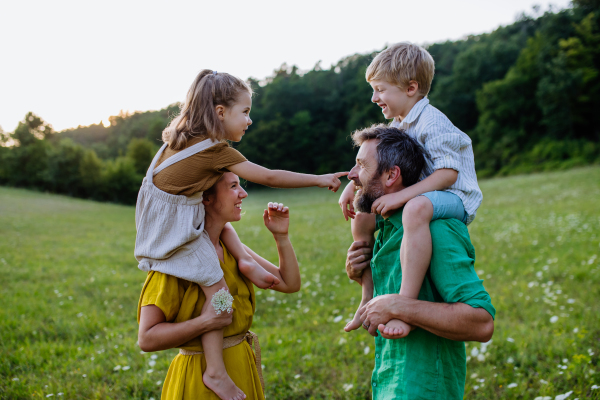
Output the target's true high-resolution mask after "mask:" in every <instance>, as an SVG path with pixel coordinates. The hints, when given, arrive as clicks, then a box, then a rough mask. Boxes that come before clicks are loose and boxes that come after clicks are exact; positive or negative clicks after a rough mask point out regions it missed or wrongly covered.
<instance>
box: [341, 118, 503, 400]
mask: <svg viewBox="0 0 600 400" xmlns="http://www.w3.org/2000/svg"><path fill="white" fill-rule="evenodd" d="M352 137H353V139H354V142H355V144H356V145H359V146H360V149H359V152H358V154H357V156H356V166H355V167H354V168H352V171H351V172H350V174H349V175H348V178H349V179H352V180H353V181H354V184H355V185H356V186H357V187H358V188H359V189H360V190H359V192H358V194H357V197H356V200H355V206H356V208H357V209H358V210H359V211H361V212H370V211H371V206H372V204H373V202H374V201H375V200H376V199H377V198H379V197H381V196H383V195H385V194H390V193H396V192H399V191H401V190H404V189H405V188H406V186H409V185H405V182H404V181H409V180H408V179H407V177H408V176H414V174H415V173H417V174H418V173H419V172H420V171H421V168H422V167H423V162H422V160H423V157H424V151H423V149H422V148H421V147H420V146H419V144H418V143H417V142H416V141H415V140H414V139H412V138H411V137H409V136H408V135H407V134H406V133H405V132H404V131H402V130H399V129H396V128H390V127H388V126H386V125H383V124H381V125H375V126H372V127H370V128H366V129H363V130H361V131H357V132H355V133H354V134H353V136H352ZM399 144H400V145H399ZM419 160H421V161H419ZM378 229H379V235H378V237H377V240H376V242H375V246H374V249H373V258H372V260H371V261H370V266H371V270H372V276H373V284H374V294H375V297H374V298H373V300H371V301H370V302H369V303H367V304H366V305H364V306H363V307H362V308H361V309H360V310H359V313H360V320H361V322H362V324H363V327H364V328H365V329H368V331H369V333H370V334H371V335H373V336H376V338H375V368H374V370H373V376H372V387H373V398H374V399H377V400H379V399H386V400H387V399H462V398H463V394H464V385H465V378H466V354H465V344H464V341H467V340H474V341H480V342H487V341H489V340H490V338H491V337H492V334H493V331H494V320H493V318H494V316H495V312H496V311H495V309H494V307H493V306H492V304H491V300H490V296H489V295H488V293H487V292H486V291H485V289H484V287H483V285H482V281H481V280H480V279H479V278H478V277H477V274H476V273H475V270H474V268H473V266H474V263H475V251H474V249H473V245H472V244H471V241H470V238H469V233H468V230H467V227H466V225H465V224H464V223H462V222H461V221H459V220H457V219H440V220H436V221H433V222H432V223H431V225H430V229H431V238H432V243H433V253H432V257H431V264H430V267H429V270H428V272H427V275H426V276H425V280H424V281H423V285H422V287H421V290H420V292H419V297H418V299H417V300H415V299H410V298H407V297H404V296H401V295H399V294H398V293H399V291H400V283H401V281H402V269H401V266H400V245H401V243H402V236H403V232H404V231H403V228H402V209H400V210H398V211H397V212H396V213H394V214H393V215H391V216H390V217H389V218H387V219H384V220H381V221H379V222H378ZM370 253H371V250H370V247H369V244H368V242H354V243H353V244H352V246H351V247H350V249H349V250H348V257H347V260H346V271H347V273H348V276H349V277H350V278H351V279H354V280H357V281H360V279H361V274H362V270H363V269H364V268H365V267H367V266H369V261H368V259H369V255H370ZM391 319H399V320H401V321H404V322H406V323H407V324H409V325H412V326H413V327H415V330H414V331H412V332H411V333H410V335H408V336H407V337H405V338H402V339H395V340H392V339H389V337H390V336H388V335H386V334H385V333H382V332H384V329H385V326H384V325H385V324H386V323H387V322H388V321H390V320H391ZM377 330H379V331H380V334H379V335H378V334H377ZM386 336H387V337H388V338H386Z"/></svg>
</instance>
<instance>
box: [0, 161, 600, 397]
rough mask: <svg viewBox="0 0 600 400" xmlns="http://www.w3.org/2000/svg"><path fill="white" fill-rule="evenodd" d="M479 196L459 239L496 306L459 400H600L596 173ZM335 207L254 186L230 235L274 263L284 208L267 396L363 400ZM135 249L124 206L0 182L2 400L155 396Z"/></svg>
mask: <svg viewBox="0 0 600 400" xmlns="http://www.w3.org/2000/svg"><path fill="white" fill-rule="evenodd" d="M481 187H482V189H483V192H484V197H485V199H484V203H483V205H482V207H481V209H480V211H479V214H478V217H477V219H476V220H475V222H474V223H473V224H472V225H471V226H470V227H469V230H470V233H471V237H472V240H473V242H474V245H475V249H476V251H477V263H476V270H477V271H478V274H479V276H480V277H481V278H482V279H485V286H486V288H487V290H488V291H489V292H490V294H491V296H492V301H493V303H494V305H495V307H496V309H497V311H498V312H497V316H496V330H495V333H494V337H493V339H492V341H491V342H490V343H488V344H480V343H468V344H467V354H468V355H469V362H468V371H467V383H466V387H465V394H466V396H465V397H466V398H469V399H513V398H514V399H535V398H536V397H537V398H548V399H555V397H556V396H558V395H561V394H565V393H569V392H571V391H572V392H573V393H571V394H570V396H569V397H568V398H569V399H574V398H580V399H582V398H596V399H600V389H596V388H597V387H598V386H596V385H600V370H599V366H598V362H599V355H600V271H599V264H600V259H599V257H598V254H600V168H599V167H590V168H584V169H576V170H571V171H566V172H556V173H547V174H540V175H530V176H518V177H511V178H502V179H493V180H486V181H482V182H481ZM337 198H338V195H337V194H332V193H330V192H327V191H326V190H322V189H321V190H318V189H315V190H313V189H308V190H286V191H284V190H261V191H256V192H254V193H251V194H250V196H249V198H248V199H247V200H245V201H244V210H245V216H244V217H243V219H242V221H241V222H239V223H237V224H235V225H234V226H235V227H236V229H237V230H238V233H239V235H240V237H241V238H242V240H243V241H244V242H245V243H246V244H248V245H249V246H250V247H252V248H253V249H254V250H256V251H257V252H258V253H260V254H262V255H264V256H266V257H267V258H269V259H271V260H272V261H276V255H277V253H276V250H275V246H274V242H273V240H272V238H271V237H270V234H269V233H268V231H267V230H266V228H264V226H263V224H262V219H261V212H262V210H263V208H264V206H265V204H266V203H267V202H268V201H279V202H283V203H285V204H287V205H289V206H290V208H291V213H292V214H291V218H292V222H291V224H292V225H291V232H292V233H291V236H292V243H293V244H294V246H295V248H296V252H297V254H298V258H299V260H300V263H301V266H300V268H301V271H302V276H303V285H302V290H301V291H300V292H299V293H296V294H291V295H284V294H280V293H275V292H272V291H262V290H257V292H258V293H257V299H258V305H257V312H256V316H255V321H254V324H253V330H254V331H255V332H257V333H258V334H259V337H260V341H261V346H262V354H263V364H264V374H265V381H266V385H267V398H268V399H368V398H370V395H371V394H370V385H369V382H370V374H371V370H372V368H373V350H374V344H373V343H374V342H373V339H372V338H371V337H370V336H369V335H368V334H367V333H366V332H365V331H363V330H361V331H356V332H353V333H349V334H348V333H345V332H343V330H342V328H343V326H344V324H345V321H346V320H347V319H348V318H349V317H350V316H351V315H352V314H353V312H354V311H355V307H356V305H357V304H358V301H359V299H360V288H359V286H358V285H357V284H351V283H350V282H349V280H348V278H347V277H346V275H345V272H344V260H345V252H346V249H347V248H348V246H349V244H350V242H351V236H350V232H349V223H347V222H345V221H344V219H343V217H342V215H341V211H340V210H339V207H338V206H337ZM134 239H135V226H134V208H133V207H124V206H118V205H111V204H101V203H95V202H91V201H83V200H77V199H72V198H67V197H62V196H56V195H50V194H43V193H36V192H32V191H26V190H17V189H8V188H0V276H1V278H2V284H1V285H0V304H1V305H0V321H1V323H0V398H2V399H29V398H47V397H50V398H65V399H109V398H110V399H129V398H132V399H149V398H154V399H159V398H160V391H161V385H162V381H163V379H164V377H165V375H166V371H167V369H168V366H169V363H170V361H171V359H172V358H173V356H174V355H175V354H176V351H175V350H170V351H165V352H159V353H154V354H149V353H143V352H141V351H140V349H139V348H138V347H137V345H136V341H137V323H136V307H137V301H138V296H139V291H140V289H141V286H142V283H143V281H144V278H145V274H144V273H143V272H140V271H139V270H138V269H137V266H136V262H135V259H134V258H133V245H134ZM542 396H548V397H542ZM559 398H560V397H559Z"/></svg>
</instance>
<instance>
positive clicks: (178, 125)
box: [162, 69, 252, 150]
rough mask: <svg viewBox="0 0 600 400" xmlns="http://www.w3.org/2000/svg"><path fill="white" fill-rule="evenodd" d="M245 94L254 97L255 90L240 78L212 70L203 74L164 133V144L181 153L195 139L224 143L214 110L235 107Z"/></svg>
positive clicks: (193, 85) (199, 76)
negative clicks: (197, 137) (218, 107)
mask: <svg viewBox="0 0 600 400" xmlns="http://www.w3.org/2000/svg"><path fill="white" fill-rule="evenodd" d="M244 92H246V93H249V94H250V95H252V88H251V87H250V86H249V85H248V84H247V83H246V82H244V81H243V80H241V79H240V78H237V77H235V76H233V75H229V74H227V73H224V72H217V71H212V70H210V69H204V70H202V71H200V73H199V74H198V76H196V79H194V82H193V83H192V86H190V90H188V93H187V96H186V98H185V103H183V104H182V105H181V112H180V113H179V115H178V116H177V117H175V118H174V119H173V121H171V123H170V124H169V126H167V127H166V128H165V130H164V131H163V133H162V139H163V142H165V143H168V144H169V147H170V148H171V149H173V150H181V149H184V148H185V147H186V145H187V141H188V140H189V139H190V138H192V137H195V136H200V135H202V136H206V137H207V138H209V139H212V140H217V141H221V140H223V139H225V130H224V129H223V124H222V122H221V120H219V117H218V115H217V112H216V110H215V107H216V106H218V105H222V106H225V107H231V106H233V105H234V104H235V102H236V100H237V98H238V96H239V95H240V93H244Z"/></svg>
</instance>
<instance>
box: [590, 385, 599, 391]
mask: <svg viewBox="0 0 600 400" xmlns="http://www.w3.org/2000/svg"><path fill="white" fill-rule="evenodd" d="M591 389H592V390H596V389H600V386H598V385H592V388H591Z"/></svg>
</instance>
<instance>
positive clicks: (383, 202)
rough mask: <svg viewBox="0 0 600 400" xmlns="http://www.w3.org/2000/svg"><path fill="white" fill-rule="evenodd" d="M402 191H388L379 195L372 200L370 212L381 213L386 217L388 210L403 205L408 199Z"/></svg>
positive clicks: (390, 210)
mask: <svg viewBox="0 0 600 400" xmlns="http://www.w3.org/2000/svg"><path fill="white" fill-rule="evenodd" d="M402 192H403V191H399V192H396V193H390V194H386V195H383V196H381V197H380V198H378V199H377V200H375V202H373V206H372V207H371V212H372V213H374V214H381V215H382V216H384V217H388V216H389V214H390V212H392V211H394V210H397V209H399V208H400V207H402V206H403V205H405V204H406V203H407V202H408V200H410V199H406V198H405V197H404V195H403V193H402Z"/></svg>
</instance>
